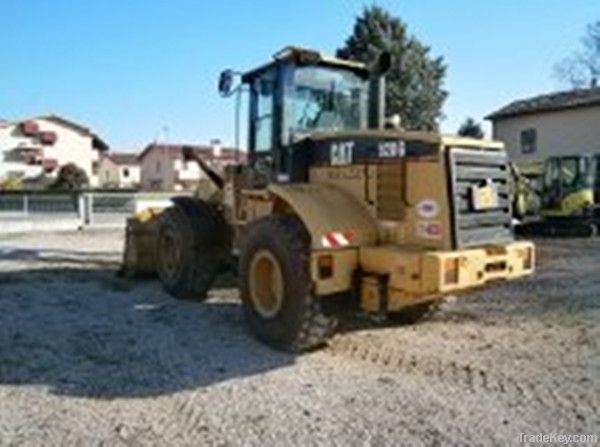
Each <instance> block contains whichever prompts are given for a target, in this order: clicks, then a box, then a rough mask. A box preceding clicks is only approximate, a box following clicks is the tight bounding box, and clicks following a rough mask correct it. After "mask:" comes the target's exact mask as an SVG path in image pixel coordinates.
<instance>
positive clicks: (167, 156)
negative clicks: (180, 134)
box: [139, 141, 246, 191]
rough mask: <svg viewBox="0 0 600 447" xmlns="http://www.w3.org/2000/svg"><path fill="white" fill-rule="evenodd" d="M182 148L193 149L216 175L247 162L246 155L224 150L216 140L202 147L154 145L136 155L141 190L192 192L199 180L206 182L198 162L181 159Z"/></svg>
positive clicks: (237, 150) (228, 149)
mask: <svg viewBox="0 0 600 447" xmlns="http://www.w3.org/2000/svg"><path fill="white" fill-rule="evenodd" d="M184 147H187V148H190V149H192V150H193V151H194V152H195V153H196V154H197V155H198V156H199V157H201V158H202V159H203V160H204V161H205V162H206V163H207V165H208V166H210V167H211V168H213V169H215V170H216V171H217V172H219V171H222V170H223V169H224V168H225V166H227V165H230V164H238V163H245V161H246V153H245V152H242V151H240V150H239V149H233V148H223V147H221V145H220V143H219V142H218V141H213V142H212V143H211V144H210V145H204V146H203V145H182V144H158V143H153V144H150V145H148V146H146V148H145V149H144V150H143V151H142V153H141V154H140V156H139V161H140V168H141V180H142V189H143V190H145V191H184V190H193V189H195V188H196V187H197V185H198V183H199V181H201V180H203V179H206V176H205V175H204V173H203V172H202V171H201V170H200V168H199V167H198V164H197V163H195V162H194V161H185V160H184V158H183V148H184Z"/></svg>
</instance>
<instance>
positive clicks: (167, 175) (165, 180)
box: [140, 148, 175, 191]
mask: <svg viewBox="0 0 600 447" xmlns="http://www.w3.org/2000/svg"><path fill="white" fill-rule="evenodd" d="M140 168H141V180H142V189H143V190H145V191H173V188H174V184H175V171H174V169H173V160H172V159H171V155H170V153H169V151H168V150H163V149H162V148H157V149H152V150H150V151H148V152H147V153H146V154H145V155H144V157H142V159H141V160H140Z"/></svg>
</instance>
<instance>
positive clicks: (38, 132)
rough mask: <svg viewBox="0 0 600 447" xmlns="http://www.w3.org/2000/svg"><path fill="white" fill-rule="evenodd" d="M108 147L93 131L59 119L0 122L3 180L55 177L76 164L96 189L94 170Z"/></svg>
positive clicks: (0, 172)
mask: <svg viewBox="0 0 600 447" xmlns="http://www.w3.org/2000/svg"><path fill="white" fill-rule="evenodd" d="M107 150H108V145H107V144H106V143H105V142H104V141H103V140H102V139H100V137H98V135H96V134H95V133H93V132H92V131H91V130H90V129H88V128H87V127H85V126H82V125H81V124H78V123H75V122H74V121H71V120H68V119H66V118H63V117H60V116H57V115H46V116H40V117H37V118H29V119H25V120H21V121H16V122H9V121H1V122H0V179H5V178H14V179H20V180H23V181H29V180H33V179H39V178H42V177H53V176H56V174H57V172H58V170H59V169H60V167H61V166H63V165H65V164H68V163H74V164H76V165H77V166H79V167H80V168H81V169H83V170H84V171H85V173H86V174H87V176H88V178H89V179H90V185H91V186H97V184H98V178H97V176H96V172H95V167H97V162H98V161H99V159H100V154H101V153H103V152H105V151H107Z"/></svg>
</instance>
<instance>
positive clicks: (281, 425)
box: [0, 231, 600, 446]
mask: <svg viewBox="0 0 600 447" xmlns="http://www.w3.org/2000/svg"><path fill="white" fill-rule="evenodd" d="M122 243H123V235H122V233H119V232H114V231H112V232H106V231H105V232H99V231H97V232H78V233H62V234H44V235H28V236H19V237H11V238H0V445H36V446H37V445H44V446H52V445H61V446H62V445H73V444H76V445H167V444H168V445H206V444H211V445H213V444H218V445H261V446H263V445H288V444H294V445H303V446H304V445H315V444H328V445H330V444H333V445H365V444H370V445H398V444H405V445H467V444H479V445H481V444H484V445H507V444H517V443H518V441H519V435H520V434H521V433H525V434H538V433H540V432H545V433H563V434H579V433H581V434H594V433H596V434H600V347H599V343H600V325H599V322H600V275H599V272H600V238H599V239H596V240H572V241H539V242H538V247H539V258H540V259H539V266H538V273H537V275H536V276H535V277H534V278H533V279H528V280H524V281H519V282H515V283H510V284H500V285H498V286H495V287H492V288H489V289H486V290H484V291H479V292H476V293H474V294H471V295H469V296H468V297H465V298H461V299H459V300H456V301H449V302H446V303H444V304H443V305H442V308H441V309H440V311H439V312H437V313H436V314H435V315H434V316H433V317H432V318H431V319H430V320H429V321H427V322H423V323H421V324H418V325H415V326H404V327H398V326H396V327H392V326H385V325H373V324H372V323H370V322H369V321H367V320H366V319H361V318H354V319H348V320H347V321H344V328H345V331H344V332H343V333H341V334H340V335H338V336H336V337H335V338H334V339H333V340H332V342H331V343H330V346H329V347H327V348H325V349H323V350H321V351H318V352H315V353H311V354H306V355H303V356H300V357H298V356H293V355H289V354H284V353H280V352H275V351H272V350H270V349H268V348H266V347H264V346H263V345H261V344H260V343H258V342H256V341H255V340H254V339H253V338H252V337H251V336H250V335H249V334H248V333H247V331H246V328H245V325H244V321H243V319H242V313H241V311H240V307H239V304H238V302H237V299H236V297H237V292H236V291H235V290H234V289H219V290H215V291H213V292H212V297H211V299H210V300H209V301H208V302H207V303H203V304H197V303H190V302H179V301H175V300H173V299H171V298H170V297H169V296H167V295H166V294H165V293H164V292H163V291H162V290H161V288H160V286H159V284H158V283H157V282H156V281H140V282H133V281H128V280H123V279H119V278H116V277H115V275H114V272H115V270H116V268H117V266H118V262H119V258H120V251H121V248H122Z"/></svg>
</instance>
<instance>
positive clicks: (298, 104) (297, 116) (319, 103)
mask: <svg viewBox="0 0 600 447" xmlns="http://www.w3.org/2000/svg"><path fill="white" fill-rule="evenodd" d="M290 84H291V85H290ZM290 84H288V86H287V88H286V91H285V110H286V114H285V115H286V121H287V126H286V127H287V129H286V130H288V131H289V132H290V134H291V135H305V134H307V133H312V132H316V131H340V130H358V129H363V128H365V127H366V125H367V107H368V104H367V94H368V90H367V89H368V82H367V80H365V79H363V78H361V77H359V76H358V75H356V74H355V73H353V72H351V71H348V70H341V69H335V68H331V67H296V69H295V70H294V72H293V80H292V81H291V83H290Z"/></svg>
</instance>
